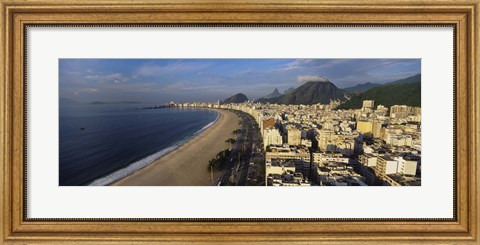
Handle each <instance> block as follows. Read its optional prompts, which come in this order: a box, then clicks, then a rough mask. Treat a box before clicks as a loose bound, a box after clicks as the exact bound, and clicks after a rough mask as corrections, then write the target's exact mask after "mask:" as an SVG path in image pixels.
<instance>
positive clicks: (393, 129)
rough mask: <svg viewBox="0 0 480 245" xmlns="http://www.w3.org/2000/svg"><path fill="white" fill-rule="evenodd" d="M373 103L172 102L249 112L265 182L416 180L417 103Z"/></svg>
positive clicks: (418, 162) (414, 182)
mask: <svg viewBox="0 0 480 245" xmlns="http://www.w3.org/2000/svg"><path fill="white" fill-rule="evenodd" d="M375 104H376V103H375V101H373V100H365V101H363V103H362V108H360V109H351V110H336V109H335V107H336V106H338V105H339V102H338V101H332V102H331V103H330V104H328V105H323V104H314V105H279V104H263V103H255V102H245V103H241V104H209V103H191V104H174V106H180V107H189V106H193V107H209V108H219V109H228V110H239V111H243V112H245V113H248V114H250V115H251V116H252V117H253V118H254V119H255V121H256V122H257V123H258V125H259V129H260V131H261V132H260V133H261V135H262V138H263V146H264V147H263V150H264V151H265V154H264V155H265V164H266V172H265V175H266V177H267V184H268V185H274V186H287V185H289V186H293V185H294V186H303V185H336V186H365V185H391V186H403V185H410V186H411V185H413V186H415V185H420V184H421V108H419V107H411V106H406V105H394V106H391V107H390V108H387V107H385V106H383V105H381V104H379V105H376V107H375Z"/></svg>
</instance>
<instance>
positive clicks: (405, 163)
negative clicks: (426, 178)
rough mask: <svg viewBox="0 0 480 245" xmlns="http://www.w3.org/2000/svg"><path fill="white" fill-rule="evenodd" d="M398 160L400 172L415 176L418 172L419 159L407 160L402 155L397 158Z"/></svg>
mask: <svg viewBox="0 0 480 245" xmlns="http://www.w3.org/2000/svg"><path fill="white" fill-rule="evenodd" d="M395 160H396V161H397V162H398V173H401V174H404V175H412V176H415V175H416V174H417V161H414V160H405V159H404V158H402V157H398V158H395Z"/></svg>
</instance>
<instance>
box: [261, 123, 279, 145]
mask: <svg viewBox="0 0 480 245" xmlns="http://www.w3.org/2000/svg"><path fill="white" fill-rule="evenodd" d="M281 144H283V141H282V135H281V134H280V131H278V129H276V128H272V127H271V128H267V129H265V130H264V131H263V146H264V148H267V146H269V145H281Z"/></svg>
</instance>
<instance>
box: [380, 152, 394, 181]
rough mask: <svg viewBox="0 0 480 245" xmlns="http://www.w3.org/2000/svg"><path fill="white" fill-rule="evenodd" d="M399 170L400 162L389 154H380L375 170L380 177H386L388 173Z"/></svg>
mask: <svg viewBox="0 0 480 245" xmlns="http://www.w3.org/2000/svg"><path fill="white" fill-rule="evenodd" d="M397 171H398V162H397V161H396V160H395V159H393V158H391V157H389V156H379V157H378V158H377V165H376V166H375V172H376V173H377V176H378V177H379V178H380V179H385V175H387V174H396V173H397Z"/></svg>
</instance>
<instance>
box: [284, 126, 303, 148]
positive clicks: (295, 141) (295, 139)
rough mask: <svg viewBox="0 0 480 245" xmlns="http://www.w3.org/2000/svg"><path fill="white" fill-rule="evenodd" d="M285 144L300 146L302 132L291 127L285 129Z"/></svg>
mask: <svg viewBox="0 0 480 245" xmlns="http://www.w3.org/2000/svg"><path fill="white" fill-rule="evenodd" d="M287 143H288V144H289V145H300V144H301V143H302V131H300V129H298V128H296V127H293V126H290V127H287Z"/></svg>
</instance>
